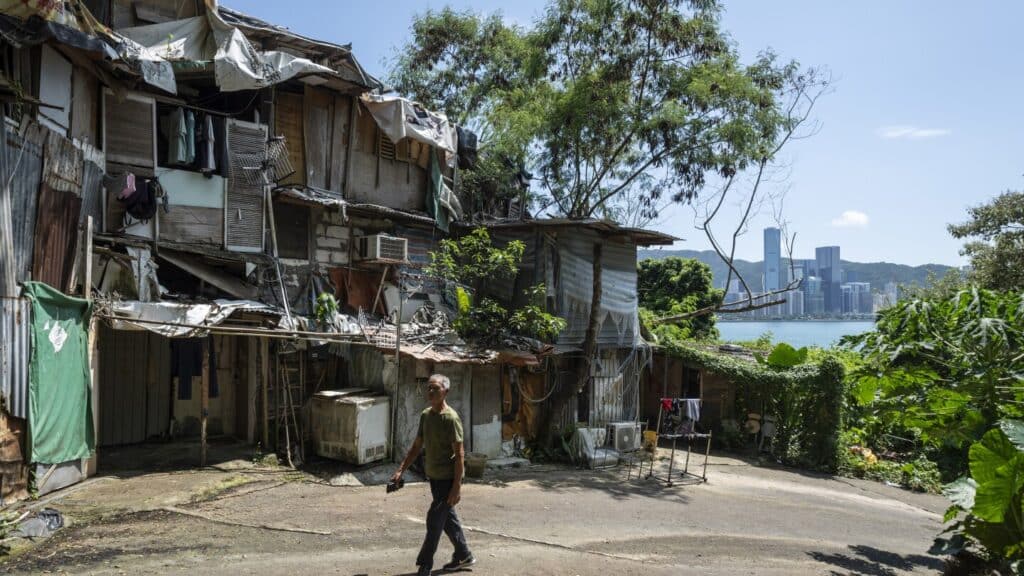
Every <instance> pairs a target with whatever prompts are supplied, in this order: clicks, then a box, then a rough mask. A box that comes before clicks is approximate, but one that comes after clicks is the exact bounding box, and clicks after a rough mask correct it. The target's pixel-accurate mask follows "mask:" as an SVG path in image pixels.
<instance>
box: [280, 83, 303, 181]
mask: <svg viewBox="0 0 1024 576" xmlns="http://www.w3.org/2000/svg"><path fill="white" fill-rule="evenodd" d="M302 100H303V95H302V94H295V93H292V92H284V91H282V90H278V91H277V94H276V95H275V101H274V133H275V135H276V136H284V139H285V143H286V144H287V145H288V160H289V161H290V162H291V165H292V167H294V168H295V173H294V174H292V175H291V176H289V177H287V178H285V179H284V180H282V181H281V184H299V185H302V184H305V183H306V142H305V136H304V132H303V130H302V123H303V121H304V120H303V114H302Z"/></svg>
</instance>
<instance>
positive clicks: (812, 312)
mask: <svg viewBox="0 0 1024 576" xmlns="http://www.w3.org/2000/svg"><path fill="white" fill-rule="evenodd" d="M801 287H802V288H803V293H804V314H806V315H808V316H821V315H822V314H824V313H825V294H824V293H823V292H822V283H821V278H818V277H817V276H805V277H804V281H803V283H802V284H801Z"/></svg>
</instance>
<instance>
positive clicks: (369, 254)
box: [356, 234, 409, 262]
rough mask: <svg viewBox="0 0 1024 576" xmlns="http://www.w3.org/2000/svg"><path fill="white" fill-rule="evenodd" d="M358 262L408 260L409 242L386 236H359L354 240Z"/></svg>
mask: <svg viewBox="0 0 1024 576" xmlns="http://www.w3.org/2000/svg"><path fill="white" fill-rule="evenodd" d="M356 242H357V244H356V247H357V249H358V253H359V259H360V260H400V261H403V262H404V261H405V260H408V258H409V241H408V240H406V239H405V238H396V237H395V236H388V235H386V234H375V235H373V236H360V237H359V238H357V239H356Z"/></svg>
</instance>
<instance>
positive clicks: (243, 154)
mask: <svg viewBox="0 0 1024 576" xmlns="http://www.w3.org/2000/svg"><path fill="white" fill-rule="evenodd" d="M227 144H228V150H229V153H230V163H231V172H230V178H229V179H228V192H227V198H226V199H225V206H224V236H225V238H224V244H225V245H226V246H227V248H228V250H234V251H236V252H262V251H263V230H264V216H265V212H264V207H263V200H264V198H263V187H264V185H263V182H262V180H263V177H262V167H263V166H262V165H263V162H264V161H265V160H266V154H267V127H266V126H264V125H262V124H253V123H251V122H242V121H240V120H228V123H227Z"/></svg>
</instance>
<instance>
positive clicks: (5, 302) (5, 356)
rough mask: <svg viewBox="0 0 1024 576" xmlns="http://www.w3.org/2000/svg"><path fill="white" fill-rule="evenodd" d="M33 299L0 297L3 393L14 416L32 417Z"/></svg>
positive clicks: (1, 379) (0, 346) (0, 374)
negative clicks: (30, 343)
mask: <svg viewBox="0 0 1024 576" xmlns="http://www.w3.org/2000/svg"><path fill="white" fill-rule="evenodd" d="M30 313H31V312H30V308H29V302H28V299H27V298H16V299H15V298H4V299H2V300H0V393H2V395H3V400H4V405H5V406H6V407H7V411H8V412H9V413H10V414H11V416H15V417H17V418H28V360H29V352H30V349H29V318H30V316H29V314H30Z"/></svg>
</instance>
